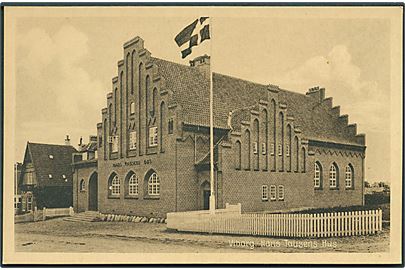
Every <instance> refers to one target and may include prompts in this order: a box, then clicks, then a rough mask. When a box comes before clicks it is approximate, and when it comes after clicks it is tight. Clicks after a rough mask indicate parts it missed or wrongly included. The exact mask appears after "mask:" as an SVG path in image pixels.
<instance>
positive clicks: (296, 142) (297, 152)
mask: <svg viewBox="0 0 405 270" xmlns="http://www.w3.org/2000/svg"><path fill="white" fill-rule="evenodd" d="M294 147H295V149H294V150H295V172H298V171H299V166H300V163H299V161H300V143H299V140H298V137H297V136H295V137H294Z"/></svg>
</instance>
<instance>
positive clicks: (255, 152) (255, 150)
mask: <svg viewBox="0 0 405 270" xmlns="http://www.w3.org/2000/svg"><path fill="white" fill-rule="evenodd" d="M257 152H258V150H257V142H254V143H253V154H257Z"/></svg>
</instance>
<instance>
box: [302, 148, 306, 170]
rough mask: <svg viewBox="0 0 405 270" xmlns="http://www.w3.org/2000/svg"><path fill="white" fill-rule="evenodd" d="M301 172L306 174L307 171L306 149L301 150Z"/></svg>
mask: <svg viewBox="0 0 405 270" xmlns="http://www.w3.org/2000/svg"><path fill="white" fill-rule="evenodd" d="M301 162H302V164H301V172H303V173H304V172H306V170H307V157H306V150H305V148H304V147H302V148H301Z"/></svg>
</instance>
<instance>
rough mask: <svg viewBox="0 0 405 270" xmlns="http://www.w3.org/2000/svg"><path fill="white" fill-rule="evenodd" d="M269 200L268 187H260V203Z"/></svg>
mask: <svg viewBox="0 0 405 270" xmlns="http://www.w3.org/2000/svg"><path fill="white" fill-rule="evenodd" d="M268 200H269V187H268V186H267V185H263V186H262V201H268Z"/></svg>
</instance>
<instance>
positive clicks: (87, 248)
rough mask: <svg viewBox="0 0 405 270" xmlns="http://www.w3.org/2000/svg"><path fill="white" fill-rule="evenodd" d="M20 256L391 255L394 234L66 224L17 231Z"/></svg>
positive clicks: (18, 226)
mask: <svg viewBox="0 0 405 270" xmlns="http://www.w3.org/2000/svg"><path fill="white" fill-rule="evenodd" d="M15 228H16V230H15V240H16V241H15V248H16V251H33V252H193V253H195V252H199V253H203V252H285V253H287V252H288V253H298V252H306V253H308V252H311V253H314V252H362V253H373V252H386V251H388V250H389V229H385V230H384V231H383V232H382V233H379V234H378V235H370V236H355V237H340V238H338V237H335V238H327V239H285V238H269V237H253V236H238V235H209V234H191V233H178V232H168V231H167V230H166V226H165V224H155V223H153V224H149V223H131V222H94V223H77V222H68V221H64V220H63V219H54V220H47V221H40V222H35V223H32V222H31V223H21V224H16V226H15Z"/></svg>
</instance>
